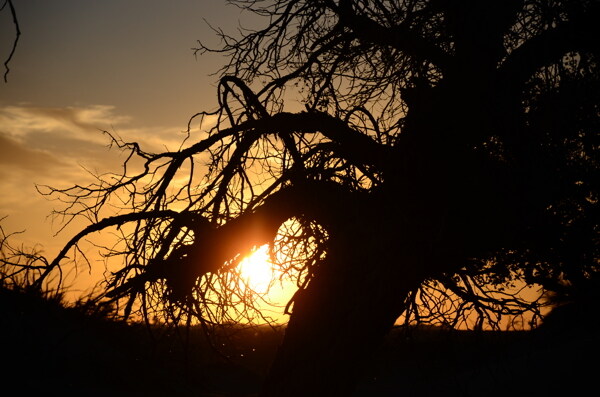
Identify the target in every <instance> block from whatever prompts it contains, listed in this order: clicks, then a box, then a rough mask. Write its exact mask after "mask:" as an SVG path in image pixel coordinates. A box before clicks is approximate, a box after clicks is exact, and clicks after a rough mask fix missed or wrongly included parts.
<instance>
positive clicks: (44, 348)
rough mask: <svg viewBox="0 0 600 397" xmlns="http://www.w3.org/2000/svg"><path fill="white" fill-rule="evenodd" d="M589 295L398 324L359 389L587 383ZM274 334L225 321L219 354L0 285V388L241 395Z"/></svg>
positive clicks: (429, 390) (500, 392)
mask: <svg viewBox="0 0 600 397" xmlns="http://www.w3.org/2000/svg"><path fill="white" fill-rule="evenodd" d="M596 303H597V302H587V303H586V304H582V305H572V306H571V307H570V308H565V309H564V310H559V311H557V312H555V314H554V315H553V316H552V317H551V318H550V319H549V320H548V322H547V324H546V325H544V326H543V327H541V328H540V329H538V330H535V331H532V332H478V333H477V332H466V331H462V332H461V331H446V330H441V329H438V328H421V329H415V330H412V332H410V334H407V333H406V332H405V331H401V330H394V331H393V332H392V333H391V334H390V335H389V337H388V338H387V341H386V343H385V345H384V346H383V347H382V349H381V350H380V351H379V352H378V353H377V354H376V355H375V357H374V358H373V361H372V362H371V363H369V365H368V367H369V370H368V372H367V373H366V374H365V376H364V379H363V380H362V382H361V383H360V386H359V388H358V390H357V392H356V394H355V396H356V397H358V396H382V397H385V396H440V395H442V396H506V395H507V396H555V395H556V396H560V395H569V396H579V395H590V394H591V395H594V394H595V393H596V392H597V388H598V387H597V382H598V380H600V379H599V378H600V371H599V369H600V365H599V364H598V353H599V348H598V346H599V345H598V343H599V340H600V339H599V338H598V316H597V313H598V309H597V307H596ZM280 337H281V330H278V331H274V330H272V329H271V328H268V327H259V328H254V329H245V330H242V329H239V328H232V329H230V330H229V332H227V335H225V334H224V335H223V336H222V337H221V338H220V339H219V341H218V344H219V345H220V346H221V349H222V352H224V353H225V355H226V356H228V357H229V359H226V358H224V357H222V356H220V355H219V354H217V353H215V352H214V351H213V350H212V349H210V347H209V346H208V344H207V343H206V342H204V339H203V338H202V335H201V333H200V330H199V329H193V330H192V331H191V337H190V339H189V344H188V345H187V349H186V348H184V347H185V346H184V342H182V341H183V340H184V338H183V337H182V335H176V333H173V332H165V331H164V330H162V331H161V330H155V331H154V338H155V339H154V340H152V339H151V338H150V337H149V332H148V330H147V329H146V328H145V327H143V326H125V325H124V324H122V323H114V322H110V321H106V320H105V319H103V317H102V316H101V315H98V316H96V317H89V316H84V315H83V314H82V313H81V312H80V311H77V310H72V309H71V310H65V309H64V308H62V307H61V306H60V305H59V304H58V303H57V302H54V301H48V300H44V299H41V298H39V297H38V296H35V295H31V294H23V293H16V292H14V291H7V290H5V289H0V340H1V343H2V355H1V357H2V358H1V361H0V363H1V364H0V370H1V372H0V373H1V374H2V389H0V394H3V395H7V394H5V392H7V391H9V390H11V389H15V390H19V391H20V393H19V395H38V394H48V393H49V392H50V393H51V394H56V395H62V396H71V395H73V396H74V395H77V396H80V395H85V396H105V395H110V396H173V397H177V396H204V397H208V396H212V397H216V396H247V395H251V394H252V393H256V392H257V391H258V390H259V387H260V382H261V380H262V378H263V376H264V374H265V373H266V371H267V369H268V363H269V362H270V360H271V358H272V357H273V355H274V353H275V350H276V347H277V344H278V342H279V340H280ZM184 351H187V352H188V354H187V357H186V355H185V354H184ZM588 388H591V390H592V391H587V389H588ZM593 390H596V392H593ZM11 394H14V392H13V393H11Z"/></svg>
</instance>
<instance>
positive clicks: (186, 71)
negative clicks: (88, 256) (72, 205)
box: [0, 0, 253, 256]
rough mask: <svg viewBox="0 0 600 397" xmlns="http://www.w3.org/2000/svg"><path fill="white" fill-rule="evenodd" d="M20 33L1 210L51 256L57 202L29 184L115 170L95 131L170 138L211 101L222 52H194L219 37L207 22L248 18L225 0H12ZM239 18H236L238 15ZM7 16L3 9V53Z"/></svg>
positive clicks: (2, 105)
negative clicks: (199, 54)
mask: <svg viewBox="0 0 600 397" xmlns="http://www.w3.org/2000/svg"><path fill="white" fill-rule="evenodd" d="M14 5H15V8H16V10H17V13H18V17H19V23H20V27H21V31H22V36H21V39H20V41H19V45H18V48H17V50H16V53H15V55H14V58H13V60H12V62H11V64H10V68H11V71H10V74H9V75H8V83H6V84H5V83H3V82H2V83H0V217H7V218H6V219H4V221H2V225H3V227H4V228H5V230H6V231H17V230H23V229H26V233H24V234H22V235H20V236H19V237H18V238H19V239H20V240H22V241H23V242H24V243H26V244H29V245H32V244H37V243H39V244H41V245H43V247H44V248H45V251H46V252H47V253H48V254H49V255H50V256H52V254H53V253H54V252H56V250H57V249H58V248H59V247H60V246H61V245H62V244H64V242H65V241H67V240H68V238H70V236H71V235H72V234H73V233H74V232H75V231H76V228H77V227H80V225H73V227H72V228H70V229H67V230H65V232H64V233H62V234H60V235H59V236H58V237H56V238H53V237H52V234H53V233H54V232H56V231H57V230H58V225H57V224H54V225H53V224H52V223H51V222H50V220H49V219H46V216H47V215H48V214H49V213H50V212H51V210H52V209H54V208H60V205H59V204H58V203H56V202H49V201H47V200H45V199H44V198H42V197H41V196H40V195H39V194H38V193H37V191H36V189H35V184H47V185H52V186H57V187H67V186H70V185H72V184H74V183H82V182H85V181H86V180H87V178H88V175H87V172H86V171H85V170H84V168H85V169H88V170H92V171H94V172H106V171H110V170H113V171H116V170H119V166H120V160H121V157H120V155H119V153H117V152H114V151H112V152H108V151H107V148H106V146H107V143H108V141H107V139H106V137H104V136H103V135H102V134H101V132H100V131H101V130H108V131H111V132H113V133H116V134H118V135H119V136H121V137H122V138H123V139H125V140H128V141H132V140H138V141H140V142H142V143H144V144H145V145H147V147H148V148H150V149H157V150H158V149H160V148H164V147H169V148H171V149H173V148H175V147H176V145H177V144H178V143H179V142H180V141H181V139H182V137H183V135H182V131H183V130H184V129H185V127H186V124H187V121H188V118H189V117H190V116H191V115H192V114H194V113H196V112H198V111H200V110H211V109H214V108H215V106H216V95H215V83H216V80H217V77H216V76H211V75H210V74H211V73H214V72H215V71H217V70H218V68H219V66H220V65H221V64H222V63H223V62H224V59H223V58H221V57H220V56H215V55H211V56H203V57H200V58H197V59H196V58H195V57H194V55H193V51H192V48H193V47H194V46H196V44H197V40H200V39H201V40H203V41H204V42H206V43H208V44H210V45H218V42H219V41H218V38H217V37H216V36H215V35H214V33H213V32H212V31H211V29H210V27H209V26H208V25H207V23H206V22H205V21H204V20H207V21H209V22H210V23H211V25H213V26H217V27H221V28H223V29H224V30H226V31H232V32H234V33H235V30H236V29H237V27H238V25H239V24H240V23H241V24H242V26H248V25H247V23H249V22H251V21H253V19H252V18H249V16H248V15H247V14H244V13H241V12H240V10H239V9H237V8H236V7H234V6H231V5H226V2H225V1H209V0H171V1H162V0H161V1H159V0H103V1H91V0H14ZM240 21H241V22H240ZM13 37H14V26H13V25H12V23H11V19H10V15H9V13H8V12H7V10H4V11H3V12H2V13H1V14H0V58H1V59H2V62H4V59H5V58H6V56H8V53H9V52H10V45H11V44H12V39H13Z"/></svg>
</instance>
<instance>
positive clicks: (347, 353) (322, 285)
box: [262, 229, 422, 397]
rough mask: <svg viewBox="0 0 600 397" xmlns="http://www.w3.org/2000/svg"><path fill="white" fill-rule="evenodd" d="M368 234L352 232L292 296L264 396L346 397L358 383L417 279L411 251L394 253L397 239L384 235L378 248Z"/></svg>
mask: <svg viewBox="0 0 600 397" xmlns="http://www.w3.org/2000/svg"><path fill="white" fill-rule="evenodd" d="M369 233H371V234H373V230H372V229H369V230H362V231H357V232H356V233H353V235H352V236H351V238H349V239H344V240H345V242H344V243H343V244H335V245H334V246H332V247H331V250H330V251H329V252H328V259H325V262H324V263H322V264H321V265H320V266H319V269H318V270H317V272H316V274H315V276H314V278H313V280H312V281H311V282H310V283H309V285H308V287H307V288H306V290H304V291H302V292H301V293H300V294H298V296H297V298H296V300H295V302H294V307H293V314H292V316H291V317H290V322H289V324H288V328H287V330H286V335H285V338H284V341H283V343H282V345H281V347H280V349H279V351H278V354H277V357H276V359H275V361H274V363H273V366H272V369H271V371H270V374H269V376H268V379H267V380H266V383H265V388H264V391H263V394H262V395H263V396H265V397H267V396H269V397H271V396H345V395H350V393H351V391H352V389H353V388H354V387H355V386H356V383H357V381H358V379H359V377H360V374H361V373H362V371H361V370H362V369H363V368H362V366H364V365H365V363H366V362H367V360H368V358H369V356H370V355H371V354H372V353H373V352H374V351H375V349H376V347H377V345H378V344H379V343H380V342H381V341H382V340H383V337H384V336H385V335H386V333H387V332H388V331H389V330H390V328H391V327H392V326H393V324H394V321H395V320H396V319H397V318H398V316H399V315H400V314H401V312H402V310H403V304H404V303H403V301H404V297H405V296H406V294H407V293H408V292H409V291H410V290H411V289H413V288H415V287H416V286H418V285H419V283H420V281H421V278H422V274H417V273H416V272H414V271H413V269H415V268H418V266H415V265H416V262H415V261H414V258H411V254H410V253H409V252H404V253H400V252H398V251H399V250H398V248H399V247H398V246H397V245H398V243H397V241H395V240H396V238H397V236H394V235H393V234H392V233H390V234H388V235H387V238H385V239H384V241H379V244H381V245H380V247H376V246H375V245H374V244H373V243H374V241H368V239H369V236H368V234H369ZM378 235H379V236H381V234H378ZM371 240H373V238H372V237H371ZM394 243H395V244H396V247H395V249H394V250H392V249H390V248H391V246H390V245H391V244H394ZM411 251H412V250H411ZM392 252H394V253H393V254H392ZM390 262H394V263H390ZM402 262H411V263H406V266H402V267H400V266H399V265H400V264H401V263H402ZM408 269H410V272H409V271H408ZM411 272H412V273H411Z"/></svg>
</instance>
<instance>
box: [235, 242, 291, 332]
mask: <svg viewBox="0 0 600 397" xmlns="http://www.w3.org/2000/svg"><path fill="white" fill-rule="evenodd" d="M237 270H238V271H239V274H240V278H241V282H242V283H243V286H242V288H248V289H250V290H252V292H253V293H254V295H255V305H256V308H257V309H259V310H261V312H262V313H263V314H264V315H265V316H268V317H270V318H272V319H273V320H274V321H275V322H278V323H285V322H287V316H286V315H284V314H283V308H284V307H285V305H286V304H287V303H288V301H289V300H290V299H291V298H292V296H293V295H294V293H295V292H296V290H297V286H296V283H295V282H294V281H293V280H292V279H291V277H290V276H288V275H284V274H283V272H282V271H281V270H279V269H278V268H277V267H276V266H273V264H272V263H271V260H270V258H269V246H268V245H263V246H261V247H259V248H257V249H256V250H255V251H254V252H253V253H251V254H250V255H248V256H247V257H246V258H244V259H242V260H241V261H240V264H239V265H238V267H237Z"/></svg>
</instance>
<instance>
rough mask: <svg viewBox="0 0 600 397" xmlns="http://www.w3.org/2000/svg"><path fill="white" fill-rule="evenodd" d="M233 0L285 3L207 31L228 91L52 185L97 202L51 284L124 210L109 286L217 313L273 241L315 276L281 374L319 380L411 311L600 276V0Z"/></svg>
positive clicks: (295, 302) (79, 203) (504, 311)
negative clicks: (116, 157) (215, 41)
mask: <svg viewBox="0 0 600 397" xmlns="http://www.w3.org/2000/svg"><path fill="white" fill-rule="evenodd" d="M234 3H235V4H237V5H238V6H239V7H242V8H245V9H247V10H250V11H251V12H254V13H256V14H259V15H263V16H265V17H266V20H268V23H267V24H266V27H265V28H264V29H261V30H257V31H243V33H242V35H241V37H240V38H234V37H231V36H228V35H226V34H225V33H223V32H221V31H219V30H216V32H217V34H219V35H220V36H221V38H222V40H223V41H222V42H223V46H222V47H221V48H218V49H210V48H207V47H205V46H203V45H202V44H200V46H199V48H198V49H197V51H198V52H199V53H200V54H202V53H204V52H207V51H217V52H221V53H224V54H226V55H228V56H229V60H230V61H229V63H228V64H227V65H225V67H224V68H223V69H222V71H221V72H222V73H221V76H222V77H221V79H220V82H219V86H218V100H219V107H218V109H217V110H216V111H215V112H202V113H198V114H197V115H195V116H194V117H192V119H191V120H190V124H189V127H190V128H189V130H188V132H189V134H188V139H187V140H186V141H185V142H183V143H182V145H181V148H180V149H179V150H177V151H172V152H164V153H148V152H146V151H144V150H143V149H142V147H141V146H140V145H139V144H137V143H127V142H123V141H121V140H119V139H118V138H115V137H112V139H113V143H114V144H116V145H117V146H118V147H119V148H121V149H123V150H127V151H129V153H130V156H129V158H128V159H127V161H126V162H125V164H124V168H123V172H122V173H119V174H114V175H109V176H98V182H97V183H95V184H92V185H89V186H75V187H73V188H70V189H65V190H58V189H51V188H50V190H48V191H47V192H46V194H49V195H58V196H59V197H61V199H62V200H66V201H67V202H68V203H69V206H68V208H66V209H64V210H62V212H61V214H62V215H64V216H67V217H76V216H85V217H87V218H88V219H90V222H91V223H90V225H89V226H88V227H87V228H85V229H84V230H82V231H81V233H79V234H78V235H76V236H75V237H73V239H71V240H70V241H69V242H68V243H67V244H66V245H65V247H64V249H63V250H62V252H61V253H60V254H59V255H58V256H57V258H55V259H54V260H53V261H52V262H49V263H48V264H47V266H45V267H44V269H43V273H42V274H41V276H40V277H38V278H37V283H38V284H41V283H43V282H44V281H45V280H47V277H48V275H50V274H54V273H55V272H56V271H57V270H60V268H61V267H64V266H67V264H66V263H67V259H68V257H67V254H68V253H69V252H70V251H71V250H75V251H76V252H78V251H77V250H78V244H79V243H80V242H81V241H82V240H83V238H84V237H85V236H88V235H90V234H91V233H96V232H101V231H105V230H116V231H117V233H116V235H117V243H115V245H114V246H111V247H106V255H107V256H109V257H110V258H113V259H114V258H118V260H119V261H120V262H119V263H120V264H121V265H120V268H119V269H118V270H117V271H115V272H114V273H113V274H112V275H111V276H110V278H109V279H108V280H107V283H106V285H105V292H104V293H103V294H102V295H101V296H100V297H101V298H106V299H109V300H111V301H113V302H117V303H120V302H122V303H123V305H124V307H123V312H124V314H125V315H126V316H128V315H130V313H131V312H132V310H139V311H140V312H141V313H142V315H143V316H145V317H146V318H147V317H148V315H149V314H148V313H149V312H150V311H152V310H153V309H154V310H159V311H161V310H162V312H163V313H166V317H168V318H171V319H173V320H176V321H184V320H186V319H190V318H192V317H193V318H196V319H197V320H198V321H200V322H201V323H202V324H203V325H204V326H205V327H206V328H207V329H209V328H210V327H211V326H212V325H213V324H218V323H222V322H223V321H225V320H228V319H229V320H232V319H235V316H236V314H231V313H232V312H231V311H230V310H226V308H232V307H237V306H235V304H236V303H237V302H238V301H240V300H245V298H246V297H245V296H240V295H239V290H237V289H236V288H235V287H231V286H232V285H235V283H233V284H232V282H231V280H232V278H235V271H234V270H233V269H234V267H235V264H236V263H237V261H239V259H240V258H241V257H242V256H243V255H244V254H246V253H248V252H250V251H252V250H253V249H254V248H256V247H258V246H261V245H263V244H270V251H271V256H272V259H273V260H274V261H275V262H277V263H279V265H280V266H281V267H282V268H283V269H284V270H285V271H288V272H290V274H294V277H296V279H297V281H298V286H299V289H298V292H297V293H296V294H295V295H294V298H293V299H292V301H291V302H290V304H289V305H288V307H287V310H289V312H290V313H291V314H290V321H289V324H288V326H287V330H286V335H285V339H284V341H283V343H282V345H281V347H280V349H279V352H278V355H277V357H276V359H275V362H274V363H273V367H272V370H271V373H270V375H269V377H268V379H267V381H266V384H265V390H264V395H265V396H271V395H273V396H281V395H290V396H292V395H299V396H301V395H302V396H303V395H317V394H322V395H345V394H347V393H348V392H349V391H350V390H351V389H352V386H353V384H352V383H353V382H351V381H348V379H352V380H355V379H356V375H357V374H358V372H359V370H360V364H361V363H362V362H364V360H365V359H366V358H367V357H368V355H369V354H370V353H371V352H372V351H373V349H374V348H375V347H376V346H377V344H378V343H380V341H381V339H382V338H383V336H384V335H385V334H386V332H387V331H388V330H389V329H390V328H391V327H392V325H393V324H394V321H396V319H397V318H398V317H399V316H401V315H404V316H405V318H406V319H407V322H410V321H417V322H418V321H437V322H443V323H446V324H448V325H451V326H457V325H460V324H461V323H465V322H467V320H466V318H467V316H468V315H469V313H471V315H474V316H475V317H474V318H475V322H474V324H472V326H474V327H479V328H481V327H483V326H484V324H485V325H487V326H492V327H498V326H499V324H500V320H501V318H502V317H503V316H504V317H506V316H519V315H522V314H524V313H527V312H529V313H531V315H532V316H533V317H532V319H533V320H535V319H536V316H538V315H539V313H540V311H539V310H540V305H541V304H542V301H541V300H527V299H524V298H523V297H522V296H521V295H520V294H519V291H518V289H517V290H515V288H518V287H519V286H520V285H531V284H533V283H537V284H539V285H542V286H543V287H544V288H546V289H548V290H550V291H554V292H555V293H560V294H561V296H573V295H576V294H577V291H582V290H584V289H585V288H586V286H587V285H591V284H592V283H593V282H595V280H597V277H598V241H599V240H598V223H597V220H598V219H599V218H598V206H597V204H598V185H597V183H598V181H599V180H600V178H598V156H597V154H598V141H597V137H598V134H597V130H598V126H599V119H598V114H599V105H600V101H599V99H600V98H599V93H600V90H599V88H600V86H599V82H600V79H599V77H600V75H599V70H598V64H597V61H598V50H599V48H598V45H599V42H598V40H597V37H598V35H599V33H600V32H599V30H600V28H599V27H598V24H597V23H596V20H597V18H598V16H600V14H599V2H598V1H594V0H583V1H581V0H580V1H566V0H565V1H551V2H548V1H539V0H490V1H486V2H481V1H476V0H467V1H465V0H428V1H425V0H423V1H419V0H397V1H386V2H383V1H375V0H370V1H367V0H352V1H350V0H339V1H334V0H310V1H309V0H274V1H270V2H264V1H258V0H237V1H234ZM290 91H297V92H298V93H299V94H300V95H301V98H302V105H303V106H304V109H302V110H301V111H297V110H296V111H290V109H289V105H287V107H286V103H288V102H287V101H286V100H287V99H288V98H289V97H290V96H291V95H290ZM211 118H212V119H214V120H216V124H215V125H214V126H213V127H211V128H210V130H209V131H208V133H207V135H204V136H198V135H200V134H201V133H199V132H194V130H193V128H192V126H193V125H195V123H197V122H198V121H199V122H200V123H201V124H202V123H204V124H205V125H206V123H207V121H208V120H209V119H211ZM188 141H189V142H191V143H188ZM140 160H141V161H140ZM202 162H205V163H206V164H207V166H206V172H204V169H201V171H198V168H199V167H198V166H199V164H201V163H202ZM136 167H137V168H136ZM199 172H200V173H202V175H199ZM182 180H183V181H184V182H181V181H182ZM115 228H116V229H115Z"/></svg>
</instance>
